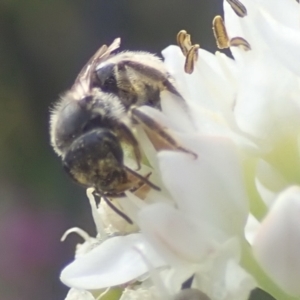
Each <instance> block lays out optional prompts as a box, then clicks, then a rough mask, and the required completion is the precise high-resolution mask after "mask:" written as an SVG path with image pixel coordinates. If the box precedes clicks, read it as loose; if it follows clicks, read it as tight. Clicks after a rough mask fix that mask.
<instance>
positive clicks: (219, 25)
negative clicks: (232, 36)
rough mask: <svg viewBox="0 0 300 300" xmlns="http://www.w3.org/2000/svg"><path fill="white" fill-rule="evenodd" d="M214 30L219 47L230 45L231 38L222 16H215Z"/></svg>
mask: <svg viewBox="0 0 300 300" xmlns="http://www.w3.org/2000/svg"><path fill="white" fill-rule="evenodd" d="M213 32H214V36H215V39H216V42H217V46H218V48H219V49H225V48H228V47H229V38H228V35H227V31H226V27H225V24H224V21H223V19H222V17H221V16H215V17H214V19H213Z"/></svg>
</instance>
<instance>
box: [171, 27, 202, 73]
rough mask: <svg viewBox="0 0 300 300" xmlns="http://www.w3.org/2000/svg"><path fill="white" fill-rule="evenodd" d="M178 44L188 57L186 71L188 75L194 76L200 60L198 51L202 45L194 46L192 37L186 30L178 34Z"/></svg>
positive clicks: (185, 64)
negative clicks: (197, 62)
mask: <svg viewBox="0 0 300 300" xmlns="http://www.w3.org/2000/svg"><path fill="white" fill-rule="evenodd" d="M177 44H178V46H179V47H180V49H181V51H182V53H183V55H184V56H185V57H186V60H185V63H184V71H185V72H186V73H188V74H192V73H193V71H194V64H195V62H196V61H197V59H198V49H199V48H200V45H199V44H195V45H192V42H191V36H190V35H189V34H188V33H187V32H186V31H185V30H181V31H179V32H178V34H177Z"/></svg>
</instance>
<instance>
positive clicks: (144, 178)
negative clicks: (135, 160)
mask: <svg viewBox="0 0 300 300" xmlns="http://www.w3.org/2000/svg"><path fill="white" fill-rule="evenodd" d="M124 167H125V169H126V171H128V172H129V173H131V174H132V175H133V176H135V177H136V178H138V179H140V180H141V181H142V182H144V183H145V184H147V185H149V186H150V187H151V188H153V189H154V190H156V191H161V188H160V187H159V186H157V185H155V184H154V183H152V182H151V181H150V180H148V179H147V177H144V176H142V175H140V174H139V173H137V172H135V171H133V170H132V169H130V168H128V167H126V166H124ZM150 174H151V173H150Z"/></svg>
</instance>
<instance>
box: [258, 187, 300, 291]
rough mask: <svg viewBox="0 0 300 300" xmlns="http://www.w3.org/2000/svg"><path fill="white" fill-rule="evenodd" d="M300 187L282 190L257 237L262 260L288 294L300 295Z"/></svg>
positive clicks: (263, 264) (260, 259) (268, 271)
mask: <svg viewBox="0 0 300 300" xmlns="http://www.w3.org/2000/svg"><path fill="white" fill-rule="evenodd" d="M299 216H300V188H299V187H290V188H289V189H287V190H286V191H284V192H282V193H281V194H280V195H279V197H278V199H277V200H276V203H275V204H274V205H273V206H272V208H271V210H270V212H269V214H268V215H267V217H266V218H265V220H264V221H263V222H262V224H261V227H260V230H259V231H258V233H257V236H256V237H255V240H254V243H253V250H254V254H255V257H256V258H257V260H258V262H259V263H260V264H261V266H262V267H263V268H264V270H265V271H266V272H267V273H268V274H269V276H270V277H271V278H273V280H274V281H275V282H276V283H277V284H278V285H279V286H280V287H281V288H282V289H283V290H285V291H286V292H287V293H289V294H291V295H294V296H299V295H300V285H299V282H300V255H299V249H300V218H299Z"/></svg>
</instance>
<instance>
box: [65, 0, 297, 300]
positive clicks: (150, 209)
mask: <svg viewBox="0 0 300 300" xmlns="http://www.w3.org/2000/svg"><path fill="white" fill-rule="evenodd" d="M299 13H300V6H299V4H298V3H297V2H296V1H294V0H273V1H269V0H243V3H240V2H239V0H228V1H224V19H225V23H224V24H223V23H222V19H221V18H218V19H216V23H214V24H215V27H214V29H215V36H216V38H217V44H218V45H219V47H221V46H222V48H223V47H224V45H225V47H226V46H227V47H230V50H231V53H232V55H233V57H234V59H231V58H229V57H227V56H226V55H224V54H222V53H220V52H217V53H215V54H211V53H209V52H207V51H205V50H202V49H199V50H198V46H197V47H194V46H192V45H191V44H189V43H186V39H183V40H182V44H181V49H180V48H179V47H177V46H170V47H168V48H167V49H165V50H164V51H163V53H162V54H163V56H164V61H165V64H166V66H167V69H168V71H169V72H170V74H171V75H172V76H173V77H174V78H175V81H176V83H177V85H178V90H179V92H180V94H181V95H182V96H183V97H184V99H185V100H186V101H187V105H188V109H187V110H186V109H182V105H181V104H180V101H178V99H177V98H176V97H175V96H174V95H170V94H169V93H167V92H163V93H162V94H161V108H162V111H161V112H160V111H158V110H155V109H153V108H151V107H142V108H141V109H142V111H143V112H144V113H145V114H147V115H149V116H151V118H153V119H154V120H155V121H156V122H158V123H159V124H162V126H163V127H164V128H165V129H166V130H167V131H168V133H169V134H171V135H172V136H173V137H174V138H175V139H176V141H178V143H179V144H180V145H183V146H184V148H185V149H189V150H190V151H191V153H195V154H196V156H197V158H196V157H195V156H193V155H191V154H190V153H183V152H178V151H168V150H165V151H160V152H157V151H156V150H155V148H154V146H153V145H152V144H151V142H150V141H149V139H148V137H147V135H146V134H145V132H144V131H143V130H142V129H141V128H137V132H136V134H137V136H138V140H139V143H140V145H141V147H142V149H143V151H144V152H145V155H146V156H147V160H148V162H149V164H150V167H149V166H146V165H144V166H142V170H141V173H142V174H144V175H145V174H148V173H149V171H151V172H152V175H151V180H152V181H153V182H155V183H156V184H157V185H158V186H160V187H161V191H155V190H151V191H146V192H145V193H141V194H139V193H130V192H126V197H124V198H120V199H114V200H113V202H114V205H115V206H117V207H118V208H119V209H120V210H122V211H123V212H124V213H125V214H126V215H127V216H128V217H129V218H130V219H131V220H133V221H134V225H130V224H128V223H127V222H126V221H125V220H124V219H122V218H121V217H120V216H118V215H117V214H115V213H114V212H112V211H111V210H110V208H109V207H107V206H106V204H105V203H101V205H100V206H99V207H98V206H97V205H96V203H95V199H94V196H93V194H92V191H91V190H90V189H89V190H88V198H89V199H90V203H91V207H92V214H93V218H94V221H95V224H96V227H97V231H98V236H97V237H96V238H91V237H89V236H88V235H87V234H86V233H85V232H83V231H82V230H80V229H72V230H71V231H75V232H78V233H79V234H81V235H82V237H83V238H84V239H85V242H84V243H83V244H81V245H79V246H78V248H77V250H76V259H75V260H74V261H73V262H72V263H70V264H69V265H68V266H66V267H65V269H64V270H63V271H62V273H61V280H62V282H63V283H65V284H66V285H67V286H69V287H71V288H72V289H71V290H70V292H69V294H68V296H67V298H66V299H68V300H72V299H73V300H75V299H78V300H92V299H100V298H101V299H121V300H131V299H143V300H144V299H145V300H148V299H149V300H150V299H151V300H154V299H170V300H172V299H192V297H198V298H197V299H210V300H229V299H230V300H234V299H236V300H243V299H245V300H246V299H248V297H249V294H250V292H251V290H252V289H254V288H255V287H260V288H262V289H264V290H266V291H267V292H269V293H271V294H272V295H273V296H274V297H276V299H278V300H279V299H294V298H293V297H299V296H300V285H299V279H300V258H299V257H300V256H299V254H298V249H300V218H299V215H300V214H299V213H300V187H298V186H296V184H297V183H299V179H300V171H299V170H300V160H299V158H300V156H299V142H298V137H299V133H300V124H299V123H300V118H299V115H300V100H299V99H300V98H299V95H300V81H299V78H300V77H299V76H300V65H299V66H298V64H300V59H299V60H298V59H297V57H298V56H300V30H299V29H300V18H299ZM186 36H187V35H186ZM188 42H190V41H188ZM183 50H187V51H183ZM184 66H185V67H186V68H185V71H186V72H185V71H184ZM188 73H191V74H188ZM187 281H189V285H188V288H187V289H186V290H184V289H183V290H182V287H185V284H184V283H186V282H187ZM188 293H189V294H188Z"/></svg>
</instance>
